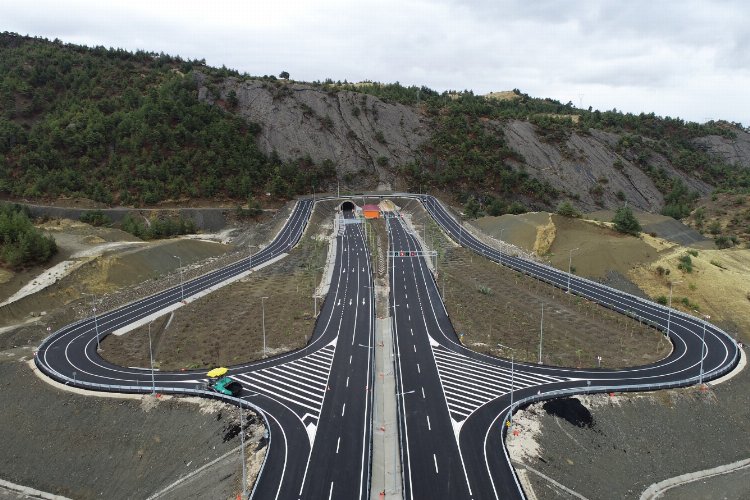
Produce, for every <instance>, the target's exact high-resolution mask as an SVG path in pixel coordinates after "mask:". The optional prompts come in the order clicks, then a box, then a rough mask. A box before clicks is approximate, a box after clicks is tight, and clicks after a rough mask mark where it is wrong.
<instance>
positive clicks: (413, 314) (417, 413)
mask: <svg viewBox="0 0 750 500" xmlns="http://www.w3.org/2000/svg"><path fill="white" fill-rule="evenodd" d="M419 199H420V200H421V201H422V203H423V204H424V206H425V208H426V209H427V210H428V212H429V213H430V215H431V216H432V217H433V218H434V219H435V220H436V221H437V222H438V224H440V225H441V227H442V228H443V229H444V230H445V231H446V232H447V233H448V234H449V235H450V236H451V237H452V238H453V239H454V240H455V241H457V242H460V244H461V245H463V246H466V247H467V248H470V249H472V250H474V251H475V252H477V253H479V254H480V255H483V256H485V257H487V258H489V259H492V260H494V261H496V262H498V263H502V265H505V266H507V267H510V268H511V269H515V270H517V271H519V272H523V273H526V274H528V275H530V276H534V277H536V278H538V279H540V280H543V281H545V282H547V283H549V284H551V285H553V286H557V287H559V288H564V289H567V288H568V283H570V292H571V293H574V294H576V295H580V296H582V297H586V298H588V299H589V300H593V301H595V302H597V303H599V304H601V305H602V306H604V307H609V308H611V309H613V310H616V311H618V312H620V313H622V314H626V315H629V316H631V317H632V318H634V320H640V321H644V322H648V323H649V324H651V325H653V326H654V327H656V328H658V329H660V330H662V331H665V332H666V331H667V325H669V332H668V334H669V337H670V339H671V341H672V342H673V344H674V350H673V352H672V353H671V354H670V356H668V357H667V358H665V359H663V360H661V361H659V362H657V363H654V364H651V365H646V366H641V367H634V368H629V369H621V370H603V369H596V370H579V369H566V368H556V367H548V366H544V365H529V364H521V363H515V364H513V363H511V362H510V361H507V360H501V359H497V358H493V357H490V356H485V355H482V354H479V353H476V352H473V351H470V350H468V349H466V348H464V347H463V346H462V345H460V344H459V343H458V340H457V337H456V333H455V331H454V330H453V327H452V325H451V323H450V320H449V319H448V316H447V313H446V310H445V308H444V306H443V304H442V301H441V299H440V296H439V294H438V289H437V286H436V283H435V281H434V280H433V277H432V274H431V273H430V272H429V270H428V269H427V267H426V263H425V262H424V260H423V259H422V258H421V257H398V256H397V257H394V258H393V259H392V262H391V263H390V265H391V307H392V309H393V313H392V314H393V316H392V317H393V324H394V331H395V334H396V350H397V352H396V355H397V356H396V363H397V367H396V368H397V374H398V380H397V384H398V392H399V394H398V403H399V418H400V430H401V433H400V439H401V441H402V452H401V453H402V463H403V466H404V467H403V475H404V477H403V482H404V491H405V497H406V498H435V497H436V496H446V497H451V498H507V497H511V498H516V497H518V498H523V491H522V490H521V488H520V486H519V485H518V482H517V479H516V477H515V474H514V472H513V469H512V467H511V466H510V462H509V459H508V456H507V452H506V450H505V447H504V441H503V432H505V431H506V430H507V424H508V423H509V421H508V419H510V415H511V413H510V411H511V401H514V402H515V404H513V407H514V408H515V407H517V405H518V402H519V401H522V402H524V403H527V402H529V401H532V400H538V399H550V398H552V397H557V396H560V395H567V394H576V393H585V392H602V391H608V390H617V391H625V390H649V389H656V388H664V387H674V386H681V385H690V384H694V383H696V382H698V380H699V378H700V377H701V375H700V373H701V369H702V370H703V380H710V379H713V378H716V377H718V376H720V375H722V374H724V373H726V372H728V371H729V370H731V369H732V368H733V367H734V366H735V365H736V362H737V360H738V349H737V346H736V345H735V343H734V341H733V340H732V339H731V338H730V337H729V336H728V335H727V334H726V333H724V332H723V331H721V330H720V329H719V328H717V327H716V326H714V325H711V324H710V323H707V322H705V321H703V320H700V319H697V318H695V317H692V316H690V315H687V314H684V313H681V312H678V311H674V310H672V311H670V310H669V309H668V308H666V307H663V306H660V305H658V304H655V303H653V302H650V301H648V300H643V299H640V298H637V297H634V296H632V295H629V294H626V293H624V292H621V291H619V290H614V289H612V288H609V287H607V286H604V285H601V284H599V283H595V282H592V281H589V280H586V279H582V278H579V277H576V276H568V274H567V273H564V272H561V271H558V270H557V269H554V268H551V267H549V266H545V265H542V264H538V263H536V262H533V261H529V260H525V259H521V258H517V257H513V256H510V255H507V254H501V253H500V252H498V251H497V250H495V249H493V248H491V247H489V246H487V245H485V244H484V243H482V242H481V241H479V240H478V239H476V238H475V237H473V236H472V235H471V234H470V233H468V232H467V231H466V230H465V229H464V228H463V227H462V226H461V225H460V224H459V223H458V222H457V221H456V220H455V219H454V218H453V217H452V216H451V215H450V214H449V213H448V212H447V210H446V209H445V208H444V207H443V206H442V205H441V204H440V203H439V202H438V201H437V200H436V199H435V198H433V197H431V196H419ZM388 228H389V234H390V242H391V243H390V244H391V250H393V251H397V252H400V251H401V250H403V251H405V255H410V254H409V252H410V251H413V250H420V248H419V244H418V242H417V239H416V238H415V237H414V236H413V235H411V234H409V232H408V229H407V228H406V227H405V226H404V225H403V222H402V221H401V219H400V218H399V217H396V218H393V219H389V221H388ZM399 255H400V254H399ZM568 280H570V281H568ZM704 332H705V333H704ZM701 361H702V363H701ZM701 367H702V368H701ZM511 397H512V398H513V399H512V400H511ZM446 436H452V437H453V439H446ZM446 492H448V493H447V494H446Z"/></svg>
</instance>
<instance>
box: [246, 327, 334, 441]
mask: <svg viewBox="0 0 750 500" xmlns="http://www.w3.org/2000/svg"><path fill="white" fill-rule="evenodd" d="M335 351H336V341H333V342H331V343H330V344H328V345H327V346H325V347H323V348H322V349H319V350H317V351H315V352H312V353H310V354H308V355H307V356H305V357H302V358H299V359H296V360H294V361H290V362H289V363H284V364H281V365H276V366H272V367H269V368H263V369H262V370H258V371H254V372H249V373H243V374H238V375H233V376H232V378H235V379H237V380H239V381H240V382H241V383H242V384H243V386H244V387H245V389H247V390H248V391H251V392H255V393H259V394H262V395H264V396H267V397H269V398H271V399H274V400H276V401H278V402H280V403H283V404H284V405H286V406H288V407H290V408H291V409H292V410H293V411H294V412H295V413H297V416H298V417H299V418H300V420H302V422H303V423H304V425H305V426H309V425H310V424H313V425H315V426H317V424H318V420H319V419H320V411H321V408H322V407H323V400H324V399H325V395H326V391H327V390H328V377H329V375H330V373H331V365H332V363H333V355H334V353H335Z"/></svg>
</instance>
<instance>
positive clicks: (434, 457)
mask: <svg viewBox="0 0 750 500" xmlns="http://www.w3.org/2000/svg"><path fill="white" fill-rule="evenodd" d="M432 459H433V460H434V461H435V474H440V472H438V466H437V457H436V456H435V454H434V453H433V454H432ZM331 488H333V483H331Z"/></svg>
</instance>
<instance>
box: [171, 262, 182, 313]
mask: <svg viewBox="0 0 750 500" xmlns="http://www.w3.org/2000/svg"><path fill="white" fill-rule="evenodd" d="M172 257H174V258H175V259H177V260H178V261H179V262H180V300H181V301H182V302H185V287H184V286H183V284H182V258H180V257H179V256H177V255H173V256H172Z"/></svg>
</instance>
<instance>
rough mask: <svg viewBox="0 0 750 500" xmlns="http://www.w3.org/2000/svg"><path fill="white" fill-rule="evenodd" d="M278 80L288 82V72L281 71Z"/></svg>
mask: <svg viewBox="0 0 750 500" xmlns="http://www.w3.org/2000/svg"><path fill="white" fill-rule="evenodd" d="M279 78H283V79H284V80H289V72H288V71H282V72H281V73H279Z"/></svg>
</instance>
